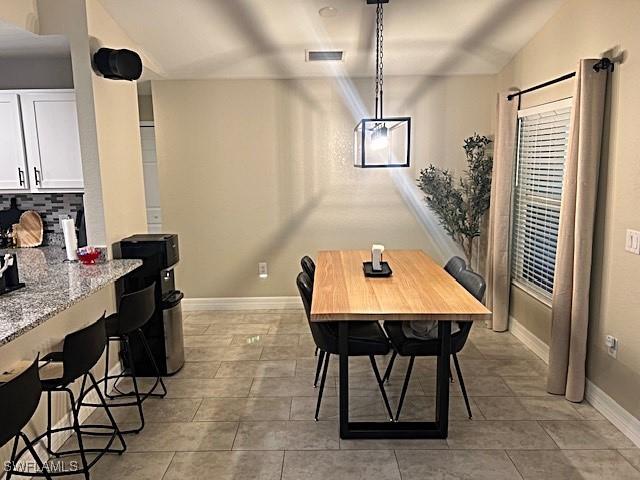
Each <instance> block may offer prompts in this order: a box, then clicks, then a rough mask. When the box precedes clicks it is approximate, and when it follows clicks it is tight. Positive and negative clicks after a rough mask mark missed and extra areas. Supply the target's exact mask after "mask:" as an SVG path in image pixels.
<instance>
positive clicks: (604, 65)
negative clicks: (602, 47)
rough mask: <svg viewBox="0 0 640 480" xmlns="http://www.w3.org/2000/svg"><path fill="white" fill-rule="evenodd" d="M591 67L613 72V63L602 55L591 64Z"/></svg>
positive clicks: (597, 70)
mask: <svg viewBox="0 0 640 480" xmlns="http://www.w3.org/2000/svg"><path fill="white" fill-rule="evenodd" d="M593 69H594V70H595V71H596V72H599V71H600V70H608V71H610V72H613V71H614V70H615V64H614V63H613V62H612V61H611V59H609V58H607V57H604V58H602V59H601V60H600V61H599V62H597V63H596V64H595V65H594V66H593Z"/></svg>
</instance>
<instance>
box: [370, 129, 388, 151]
mask: <svg viewBox="0 0 640 480" xmlns="http://www.w3.org/2000/svg"><path fill="white" fill-rule="evenodd" d="M388 146H389V129H388V128H387V127H385V126H384V125H383V126H381V127H376V129H375V130H374V131H373V132H372V133H371V150H382V149H383V148H387V147H388Z"/></svg>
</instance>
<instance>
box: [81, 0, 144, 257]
mask: <svg viewBox="0 0 640 480" xmlns="http://www.w3.org/2000/svg"><path fill="white" fill-rule="evenodd" d="M87 28H88V32H89V35H90V37H91V42H92V45H91V46H92V52H93V51H95V50H97V49H98V48H100V47H109V48H125V47H126V48H131V49H133V50H135V49H136V48H135V44H134V43H133V42H132V40H131V39H130V38H129V37H128V36H127V35H126V34H125V33H124V31H123V30H122V29H121V28H120V27H119V26H118V24H116V23H115V21H114V20H113V18H111V16H110V15H109V14H108V13H107V12H106V10H105V9H104V8H103V7H102V5H101V4H100V2H99V1H98V0H88V1H87ZM92 82H93V99H94V104H95V110H96V128H97V132H98V151H99V155H100V172H101V179H102V195H103V202H104V217H105V229H106V239H105V240H106V243H107V245H112V244H113V243H114V242H117V241H119V240H121V239H122V238H124V237H126V236H129V235H131V234H134V233H144V232H146V231H147V211H146V206H145V199H144V179H143V175H142V150H141V146H140V129H139V116H138V90H137V88H136V84H135V82H128V81H115V80H108V79H105V78H103V77H101V76H98V75H95V74H94V75H93V76H92Z"/></svg>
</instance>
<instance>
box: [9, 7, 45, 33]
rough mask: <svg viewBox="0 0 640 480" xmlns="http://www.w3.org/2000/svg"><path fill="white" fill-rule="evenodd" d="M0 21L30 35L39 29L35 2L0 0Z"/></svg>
mask: <svg viewBox="0 0 640 480" xmlns="http://www.w3.org/2000/svg"><path fill="white" fill-rule="evenodd" d="M0 19H1V20H2V21H3V22H7V23H9V24H11V25H13V26H16V27H18V28H21V29H23V30H27V31H28V32H32V33H38V30H39V27H40V24H39V20H38V6H37V2H36V0H0Z"/></svg>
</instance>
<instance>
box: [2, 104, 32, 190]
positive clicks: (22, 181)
mask: <svg viewBox="0 0 640 480" xmlns="http://www.w3.org/2000/svg"><path fill="white" fill-rule="evenodd" d="M28 188H29V179H28V178H27V164H26V159H25V154H24V144H23V140H22V125H21V122H20V103H19V100H18V95H17V94H15V93H0V190H27V189H28Z"/></svg>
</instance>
